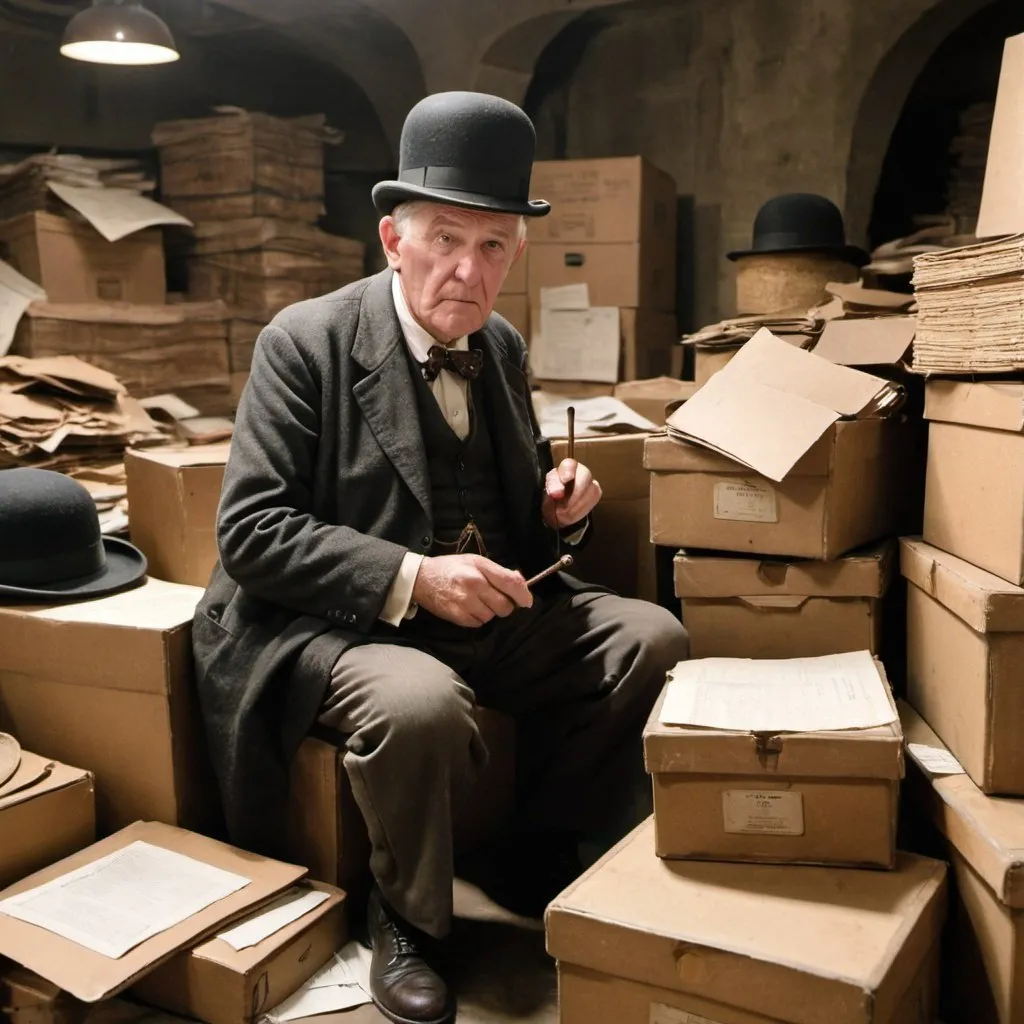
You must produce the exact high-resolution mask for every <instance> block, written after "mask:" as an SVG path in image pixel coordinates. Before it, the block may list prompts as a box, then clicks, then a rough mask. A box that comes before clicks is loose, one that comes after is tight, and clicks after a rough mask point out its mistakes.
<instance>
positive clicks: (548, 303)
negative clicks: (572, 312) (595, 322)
mask: <svg viewBox="0 0 1024 1024" xmlns="http://www.w3.org/2000/svg"><path fill="white" fill-rule="evenodd" d="M540 308H541V309H590V285H588V284H587V282H586V281H581V282H580V283H579V284H563V285H559V286H558V287H557V288H541V290H540Z"/></svg>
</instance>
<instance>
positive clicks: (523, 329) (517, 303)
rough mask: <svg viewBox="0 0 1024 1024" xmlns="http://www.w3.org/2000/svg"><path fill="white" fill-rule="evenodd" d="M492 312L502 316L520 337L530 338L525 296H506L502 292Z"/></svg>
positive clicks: (526, 339)
mask: <svg viewBox="0 0 1024 1024" xmlns="http://www.w3.org/2000/svg"><path fill="white" fill-rule="evenodd" d="M494 312H495V313H497V314H498V315H499V316H503V317H504V318H505V319H506V320H507V321H508V322H509V323H510V324H511V325H512V326H513V327H514V328H515V329H516V330H517V331H518V332H519V333H520V334H521V335H522V336H523V340H524V341H529V338H530V303H529V300H528V299H527V298H526V296H525V295H506V294H505V293H504V292H502V294H501V295H499V296H498V298H497V299H496V300H495V303H494Z"/></svg>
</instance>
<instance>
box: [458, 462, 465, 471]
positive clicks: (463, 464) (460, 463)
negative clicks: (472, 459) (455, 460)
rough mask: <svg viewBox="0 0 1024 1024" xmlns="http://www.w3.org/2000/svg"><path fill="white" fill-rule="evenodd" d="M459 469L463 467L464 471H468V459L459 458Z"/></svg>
mask: <svg viewBox="0 0 1024 1024" xmlns="http://www.w3.org/2000/svg"><path fill="white" fill-rule="evenodd" d="M459 469H461V470H462V472H465V471H466V460H465V459H459Z"/></svg>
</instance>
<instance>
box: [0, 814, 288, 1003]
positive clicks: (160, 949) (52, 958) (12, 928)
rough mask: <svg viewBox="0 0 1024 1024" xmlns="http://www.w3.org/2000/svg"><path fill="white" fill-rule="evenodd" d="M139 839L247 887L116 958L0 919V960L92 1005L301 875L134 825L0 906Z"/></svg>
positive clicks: (177, 833) (40, 876) (162, 829)
mask: <svg viewBox="0 0 1024 1024" xmlns="http://www.w3.org/2000/svg"><path fill="white" fill-rule="evenodd" d="M137 841H144V842H147V843H151V844H153V845H154V846H160V847H163V848H165V849H168V850H173V851H175V852H177V853H181V854H184V855H185V856H187V857H194V858H195V859H197V860H201V861H203V862H204V863H207V864H210V865H212V866H214V867H217V868H221V869H223V870H225V871H230V872H234V873H236V874H239V875H244V876H245V877H246V878H248V879H250V881H249V884H248V885H246V886H245V887H244V888H242V889H240V890H238V891H237V892H234V893H232V894H231V895H230V896H227V897H226V898H224V899H222V900H220V901H219V902H217V903H214V904H213V905H212V906H209V907H207V908H206V909H205V910H202V911H200V912H199V913H198V914H194V915H193V916H192V917H190V918H188V919H187V920H185V921H182V922H181V924H178V925H175V926H174V927H173V928H169V929H167V930H166V931H163V932H161V933H159V934H158V935H155V936H153V937H152V938H151V939H147V940H146V941H144V942H142V943H141V944H140V945H138V946H136V947H135V948H134V949H132V950H130V951H129V952H127V953H126V954H125V955H124V956H122V957H120V958H119V959H116V960H115V959H112V958H110V957H106V956H103V955H102V954H100V953H95V952H93V951H92V950H90V949H87V948H85V947H84V946H80V945H78V944H77V943H74V942H71V941H70V940H68V939H65V938H63V937H62V936H60V935H56V934H54V933H52V932H49V931H47V930H46V929H43V928H39V927H36V926H35V925H31V924H27V923H25V922H24V921H21V920H18V919H17V918H13V917H9V916H7V915H5V914H0V955H2V956H7V957H9V958H10V959H11V960H14V961H15V962H17V963H19V964H21V965H22V966H23V967H27V968H28V969H29V970H32V971H35V972H36V973H37V974H39V975H41V976H42V977H44V978H46V979H47V980H48V981H52V982H53V983H54V984H55V985H59V986H60V987H61V988H62V989H64V990H65V991H67V992H70V993H71V994H72V995H74V996H76V997H77V998H78V999H81V1000H83V1001H85V1002H88V1003H92V1002H97V1001H98V1000H100V999H105V998H107V997H108V996H112V995H116V994H117V993H118V992H121V991H122V990H123V989H125V988H127V987H128V986H129V985H130V984H131V983H132V982H133V981H134V980H135V979H136V978H139V977H141V976H142V975H143V974H145V973H146V972H147V971H149V970H152V968H154V967H155V966H156V965H157V964H159V963H162V962H163V961H165V960H167V959H168V958H169V957H171V956H172V955H173V954H174V953H176V952H177V951H178V950H179V949H187V948H191V947H192V946H194V945H196V943H197V942H198V941H199V940H200V939H202V938H204V937H205V936H206V935H209V934H211V933H212V932H215V931H217V930H219V929H220V928H221V927H222V926H223V925H224V924H225V923H226V922H228V921H233V920H235V919H237V918H239V917H242V916H244V915H245V914H247V913H249V912H250V911H251V910H252V909H253V908H254V907H256V906H258V905H259V904H261V903H263V902H266V901H267V900H269V899H270V898H271V897H272V896H274V895H276V894H277V893H279V892H280V891H281V890H283V889H285V888H287V887H288V886H289V885H291V884H292V883H294V882H295V881H297V880H298V879H299V878H301V877H302V876H303V875H304V874H305V873H306V872H305V869H304V868H301V867H297V866H296V865H294V864H285V863H283V862H281V861H275V860H269V859H267V858H265V857H258V856H256V855H255V854H251V853H245V852H243V851H241V850H237V849H235V848H234V847H232V846H228V845H227V844H225V843H220V842H217V841H216V840H215V839H209V838H207V837H206V836H200V835H196V834H195V833H193V832H186V831H185V830H184V829H179V828H173V827H171V826H169V825H162V824H160V823H158V822H152V821H147V822H141V821H140V822H136V823H135V824H134V825H129V826H128V827H127V828H125V829H122V830H121V831H120V832H116V833H115V834H114V835H112V836H108V837H107V838H106V839H102V840H100V842H98V843H95V844H93V845H92V846H89V847H87V848H86V849H84V850H81V851H79V852H78V853H76V854H73V855H72V856H70V857H67V858H65V859H64V860H62V861H58V862H57V863H56V864H52V865H51V866H50V867H48V868H44V869H43V870H42V871H37V872H36V873H35V874H34V875H30V876H29V877H28V878H25V879H23V880H22V881H20V882H18V883H17V884H15V885H12V886H10V887H9V888H8V889H5V890H4V891H3V892H2V893H0V900H2V899H6V898H7V897H9V896H14V895H15V894H17V893H21V892H26V891H27V890H29V889H34V888H36V887H37V886H39V885H42V884H43V883H45V882H49V881H52V880H53V879H55V878H58V877H59V876H61V875H64V874H67V873H68V872H70V871H73V870H75V869H77V868H80V867H83V866H84V865H86V864H89V863H91V862H93V861H96V860H99V859H100V858H101V857H106V856H108V855H109V854H111V853H114V852H115V851H116V850H120V849H122V848H124V847H126V846H128V845H130V844H131V843H133V842H137Z"/></svg>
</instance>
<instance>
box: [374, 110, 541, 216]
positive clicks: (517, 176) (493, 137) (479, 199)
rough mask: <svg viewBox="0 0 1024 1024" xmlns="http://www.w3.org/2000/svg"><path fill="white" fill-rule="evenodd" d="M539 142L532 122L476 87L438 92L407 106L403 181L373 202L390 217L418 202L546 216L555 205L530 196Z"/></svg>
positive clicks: (383, 186)
mask: <svg viewBox="0 0 1024 1024" xmlns="http://www.w3.org/2000/svg"><path fill="white" fill-rule="evenodd" d="M536 145H537V138H536V133H535V132H534V129H533V122H532V121H531V120H530V119H529V118H528V117H527V116H526V114H525V113H523V111H522V110H520V109H519V107H517V106H516V105H515V104H514V103H509V102H508V100H503V99H500V98H499V97H497V96H488V95H487V94H485V93H479V92H441V93H436V94H435V95H433V96H428V97H427V98H426V99H423V100H420V102H419V103H417V104H416V106H414V107H413V108H412V110H410V111H409V115H408V116H407V117H406V119H405V125H404V127H403V128H402V139H401V143H400V146H399V149H400V152H399V170H398V180H397V181H381V182H378V183H377V184H376V185H375V186H374V188H373V202H374V205H375V206H376V207H377V209H378V211H380V213H382V214H388V213H391V211H392V210H393V209H394V208H395V207H396V206H397V205H398V204H399V203H404V202H408V201H409V200H417V199H421V200H428V201H430V202H435V203H445V204H447V205H449V206H461V207H464V208H465V209H469V210H485V211H488V212H491V213H516V214H521V215H522V216H524V217H543V216H545V215H546V214H547V213H550V211H551V204H550V203H546V202H544V201H543V200H541V199H530V175H531V174H532V172H533V154H534V150H535V148H536Z"/></svg>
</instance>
